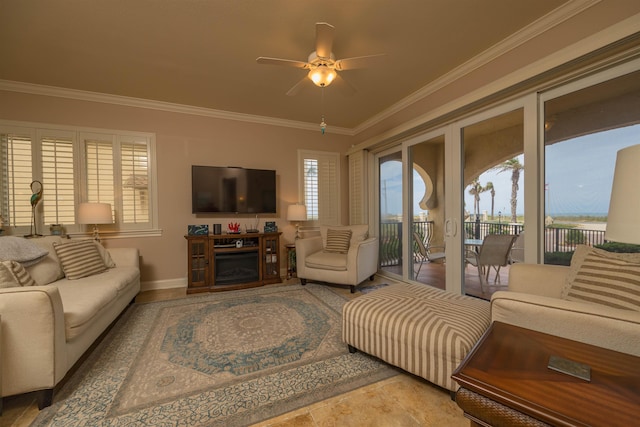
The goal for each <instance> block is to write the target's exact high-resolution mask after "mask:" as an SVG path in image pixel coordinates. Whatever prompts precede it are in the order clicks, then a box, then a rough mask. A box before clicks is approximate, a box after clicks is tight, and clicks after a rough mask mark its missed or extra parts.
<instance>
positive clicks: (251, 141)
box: [0, 91, 351, 286]
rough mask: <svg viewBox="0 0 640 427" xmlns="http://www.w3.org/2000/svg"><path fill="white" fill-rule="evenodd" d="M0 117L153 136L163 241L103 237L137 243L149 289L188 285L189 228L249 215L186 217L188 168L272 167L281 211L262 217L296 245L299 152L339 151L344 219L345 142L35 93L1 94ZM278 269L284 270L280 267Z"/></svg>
mask: <svg viewBox="0 0 640 427" xmlns="http://www.w3.org/2000/svg"><path fill="white" fill-rule="evenodd" d="M0 118H2V119H5V120H20V121H29V122H37V123H50V124H60V125H73V126H79V127H95V128H106V129H118V130H129V131H140V132H153V133H155V134H156V159H157V166H158V170H157V172H158V174H157V175H158V197H159V200H158V202H159V228H160V229H161V230H162V235H161V237H143V238H135V239H133V238H129V239H110V240H109V239H107V240H106V241H105V246H106V247H107V248H109V247H126V246H135V247H137V248H139V249H140V253H141V255H142V259H141V262H142V281H143V282H153V285H154V286H175V285H177V284H184V283H186V271H187V255H186V251H187V245H186V240H185V239H184V237H183V236H184V235H185V234H186V230H187V225H188V224H209V225H211V224H213V223H221V224H227V223H228V222H230V221H232V220H233V221H237V222H240V223H241V224H244V223H249V221H250V220H255V217H252V216H242V215H238V216H233V217H221V216H219V215H218V216H216V215H198V216H197V217H196V216H195V215H194V214H192V213H191V165H192V164H201V165H215V166H241V167H247V168H259V169H275V170H276V177H277V178H276V179H277V194H278V213H277V214H276V215H272V216H269V217H267V216H263V217H261V220H260V229H262V227H263V226H264V221H265V220H271V221H276V222H277V224H278V228H279V230H280V231H282V232H283V234H282V244H284V243H290V242H292V241H293V235H294V232H295V230H294V227H293V226H292V225H291V224H289V223H288V222H287V221H286V210H287V206H288V205H289V204H292V203H296V202H297V201H298V186H297V182H298V181H297V179H298V171H297V150H298V149H299V148H303V149H309V150H322V151H334V152H335V151H337V152H339V153H341V154H342V155H343V157H342V159H343V161H342V221H343V223H346V222H347V221H348V195H347V192H348V185H347V184H348V173H347V159H346V157H345V156H344V154H345V152H346V150H347V149H348V147H349V146H350V144H351V140H350V137H348V136H344V135H334V134H331V132H330V129H329V131H328V132H327V133H326V134H325V135H322V134H321V133H320V130H319V129H318V131H305V130H296V129H291V128H285V127H280V126H269V125H262V124H254V123H246V122H240V121H231V120H220V119H214V118H208V117H201V116H193V115H186V114H178V113H170V112H164V111H157V110H151V109H142V108H133V107H124V106H118V105H109V104H102V103H94V102H85V101H76V100H70V99H62V98H53V97H46V96H38V95H28V94H19V93H14V92H2V91H0ZM282 268H283V269H284V268H286V266H285V265H284V263H283V265H282Z"/></svg>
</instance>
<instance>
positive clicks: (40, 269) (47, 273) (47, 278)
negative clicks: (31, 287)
mask: <svg viewBox="0 0 640 427" xmlns="http://www.w3.org/2000/svg"><path fill="white" fill-rule="evenodd" d="M31 241H32V242H33V243H35V244H36V245H38V246H40V247H41V248H43V249H45V250H46V251H47V252H49V254H48V255H47V256H46V257H44V258H43V259H42V260H41V261H40V262H39V263H37V264H35V265H31V266H29V267H27V271H28V272H29V274H30V275H31V277H33V280H35V281H36V283H37V284H38V285H41V286H43V285H48V284H49V283H52V282H55V281H56V280H60V279H62V278H63V277H64V272H63V271H62V266H61V265H60V260H59V259H58V256H57V255H56V251H55V249H54V248H53V244H54V243H62V242H63V241H66V240H63V238H62V237H60V236H44V237H39V238H37V239H31Z"/></svg>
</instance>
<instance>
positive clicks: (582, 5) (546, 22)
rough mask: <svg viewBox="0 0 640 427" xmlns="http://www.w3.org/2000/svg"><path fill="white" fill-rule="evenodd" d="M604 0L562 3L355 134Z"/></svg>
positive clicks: (372, 119)
mask: <svg viewBox="0 0 640 427" xmlns="http://www.w3.org/2000/svg"><path fill="white" fill-rule="evenodd" d="M601 1H602V0H572V1H569V2H567V3H565V4H563V5H562V6H560V7H558V8H556V9H554V10H552V11H551V12H549V13H548V14H546V15H545V16H543V17H541V18H539V19H538V20H536V21H534V22H532V23H531V24H529V25H527V26H526V27H524V28H522V29H520V30H519V31H517V32H516V33H514V34H512V35H511V36H509V37H508V38H506V39H504V40H502V41H500V42H499V43H497V44H495V45H493V46H492V47H490V48H489V49H487V50H485V51H484V52H482V53H480V54H479V55H476V56H475V57H473V58H471V59H470V60H468V61H467V62H465V63H463V64H461V65H459V66H458V67H456V68H454V69H453V70H451V71H450V72H448V73H447V74H445V75H443V76H441V77H440V78H438V79H436V80H434V81H432V82H431V83H429V84H428V85H427V86H424V87H422V88H421V89H419V90H417V91H416V92H414V93H413V94H411V95H409V96H407V97H406V98H404V99H402V100H401V101H399V102H397V103H395V104H394V105H392V106H391V107H389V108H388V109H386V110H384V111H382V112H381V113H379V114H377V115H375V116H372V117H371V118H369V119H367V120H366V121H364V122H363V123H362V124H360V125H358V126H356V127H355V128H354V133H355V134H356V135H357V134H359V133H360V132H363V131H364V130H366V129H368V128H369V127H371V126H373V125H374V124H376V123H379V122H380V121H381V120H384V119H386V118H389V117H391V116H392V115H394V114H396V113H398V112H400V111H402V110H403V109H405V108H407V107H409V106H410V105H412V104H414V103H416V102H418V101H420V100H422V99H424V98H426V97H428V96H429V95H431V94H433V93H434V92H436V91H438V90H440V89H442V88H443V87H446V86H448V85H450V84H452V83H454V82H455V81H457V80H459V79H461V78H462V77H464V76H466V75H467V74H470V73H472V72H473V71H475V70H477V69H478V68H480V67H482V66H484V65H486V64H488V63H490V62H491V61H493V60H495V59H496V58H498V57H500V56H502V55H504V54H506V53H508V52H510V51H512V50H514V49H515V48H517V47H518V46H521V45H522V44H524V43H526V42H528V41H529V40H532V39H534V38H535V37H537V36H539V35H540V34H544V33H545V32H546V31H549V30H550V29H552V28H554V27H556V26H557V25H560V24H561V23H563V22H565V21H567V20H568V19H570V18H572V17H574V16H575V15H577V14H579V13H581V12H583V11H584V10H586V9H588V8H590V7H593V6H594V5H596V4H598V3H600V2H601Z"/></svg>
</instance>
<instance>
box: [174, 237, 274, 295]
mask: <svg viewBox="0 0 640 427" xmlns="http://www.w3.org/2000/svg"><path fill="white" fill-rule="evenodd" d="M280 234H282V233H280V232H277V233H260V232H256V233H241V234H215V235H213V234H209V235H203V236H200V235H189V236H184V237H185V239H187V249H188V256H187V262H188V275H189V277H188V284H187V293H188V294H192V293H198V292H216V291H228V290H234V289H244V288H252V287H256V286H263V285H266V284H271V283H280V282H282V279H281V277H280Z"/></svg>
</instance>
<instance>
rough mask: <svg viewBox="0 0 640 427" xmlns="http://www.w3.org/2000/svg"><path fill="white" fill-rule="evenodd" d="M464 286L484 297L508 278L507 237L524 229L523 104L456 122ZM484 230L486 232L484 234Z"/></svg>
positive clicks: (510, 243)
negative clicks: (460, 170) (460, 166)
mask: <svg viewBox="0 0 640 427" xmlns="http://www.w3.org/2000/svg"><path fill="white" fill-rule="evenodd" d="M460 133H461V144H462V153H463V160H464V169H463V185H462V187H463V200H464V203H463V205H464V213H463V229H462V233H461V234H460V236H459V238H460V239H461V240H462V245H463V249H464V253H463V257H462V263H463V272H464V282H463V283H464V291H465V293H466V294H468V295H473V296H477V297H480V298H485V299H489V298H490V297H491V294H492V293H493V292H495V291H496V290H498V289H504V288H505V287H506V286H507V284H508V271H509V266H510V264H511V263H512V262H513V261H514V260H515V259H516V258H518V259H523V256H522V253H523V250H520V253H519V254H518V255H519V256H516V254H515V253H513V254H512V249H513V241H512V240H513V239H510V237H509V236H521V238H520V239H519V240H518V244H519V245H520V246H521V245H522V243H523V238H524V235H523V234H522V231H523V229H524V194H523V190H524V168H525V162H524V108H517V109H515V110H512V111H507V112H504V113H502V114H497V115H494V116H492V117H489V118H486V119H483V120H480V121H477V122H475V123H471V124H468V125H465V126H463V127H462V128H461V132H460ZM487 236H490V237H489V239H487Z"/></svg>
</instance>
